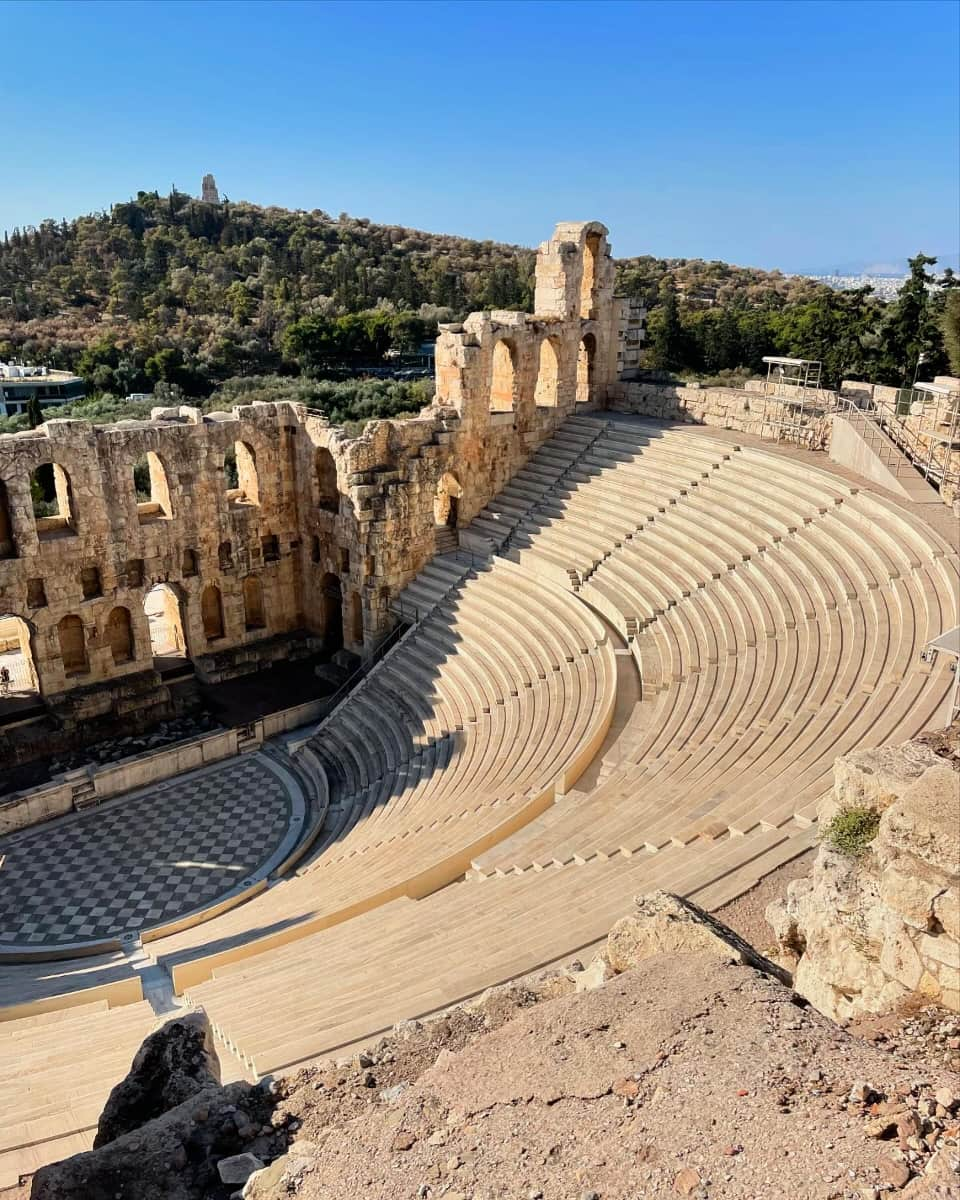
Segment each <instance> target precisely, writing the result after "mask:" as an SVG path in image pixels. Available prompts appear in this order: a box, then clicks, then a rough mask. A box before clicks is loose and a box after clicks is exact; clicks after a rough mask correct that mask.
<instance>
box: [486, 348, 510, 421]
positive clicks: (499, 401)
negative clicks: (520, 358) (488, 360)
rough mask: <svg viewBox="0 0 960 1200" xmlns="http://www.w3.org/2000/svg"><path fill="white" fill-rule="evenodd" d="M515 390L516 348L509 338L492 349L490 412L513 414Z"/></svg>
mask: <svg viewBox="0 0 960 1200" xmlns="http://www.w3.org/2000/svg"><path fill="white" fill-rule="evenodd" d="M516 390H517V348H516V346H515V345H514V344H513V342H512V341H511V340H510V339H509V338H500V339H499V340H498V341H497V343H496V345H495V346H494V347H493V365H492V369H491V373H490V411H491V412H513V410H514V401H515V398H516Z"/></svg>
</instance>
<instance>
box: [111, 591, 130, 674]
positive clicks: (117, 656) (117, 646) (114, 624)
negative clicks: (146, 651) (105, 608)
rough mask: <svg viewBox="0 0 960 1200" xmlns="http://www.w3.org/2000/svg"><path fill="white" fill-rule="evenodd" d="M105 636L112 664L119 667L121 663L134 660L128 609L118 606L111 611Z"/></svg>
mask: <svg viewBox="0 0 960 1200" xmlns="http://www.w3.org/2000/svg"><path fill="white" fill-rule="evenodd" d="M106 634H107V645H108V646H109V647H110V653H111V654H112V655H113V661H114V663H115V664H116V665H117V666H119V665H120V664H121V663H128V662H132V661H133V659H134V653H133V625H132V623H131V621H130V609H129V608H124V607H123V605H122V604H118V605H117V607H116V608H114V609H112V610H111V612H110V615H109V616H108V617H107V630H106Z"/></svg>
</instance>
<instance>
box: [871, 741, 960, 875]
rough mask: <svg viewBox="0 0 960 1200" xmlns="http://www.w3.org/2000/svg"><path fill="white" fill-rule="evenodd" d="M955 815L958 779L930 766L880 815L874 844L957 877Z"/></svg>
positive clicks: (959, 851) (959, 830)
mask: <svg viewBox="0 0 960 1200" xmlns="http://www.w3.org/2000/svg"><path fill="white" fill-rule="evenodd" d="M941 761H942V760H941ZM958 813H960V775H958V774H957V772H956V771H953V770H951V769H950V767H948V766H940V765H936V766H931V767H929V768H928V769H927V770H926V771H925V772H924V774H923V775H922V777H921V778H919V779H918V780H917V781H916V782H915V783H914V784H913V786H911V787H909V788H908V789H907V791H906V792H905V793H904V794H903V796H902V797H900V799H898V800H896V801H895V802H894V803H893V804H892V805H891V807H890V808H888V809H887V811H886V812H885V813H884V814H883V817H882V819H881V821H880V831H879V834H878V842H879V844H880V846H882V847H883V848H884V850H886V851H887V852H890V851H893V852H894V853H896V852H900V853H902V854H906V855H911V856H912V857H913V858H917V859H920V860H921V862H923V863H925V864H926V865H927V866H928V867H930V868H931V869H932V870H933V871H935V872H937V873H938V874H940V875H945V876H948V877H953V878H957V877H960V820H958V819H957V817H958Z"/></svg>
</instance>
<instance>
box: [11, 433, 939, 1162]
mask: <svg viewBox="0 0 960 1200" xmlns="http://www.w3.org/2000/svg"><path fill="white" fill-rule="evenodd" d="M461 545H462V546H464V547H467V548H468V549H469V551H470V553H469V554H464V553H461V554H458V555H445V556H442V557H441V558H438V559H436V560H434V562H433V563H431V564H430V565H429V566H428V567H427V568H426V569H425V570H424V571H423V572H421V574H420V575H419V576H418V577H417V579H416V580H414V581H413V582H412V583H411V585H410V586H409V587H408V588H407V589H406V591H405V592H404V594H403V596H402V597H401V598H400V600H399V601H398V604H397V605H396V606H395V608H396V611H398V612H400V611H402V615H403V617H404V619H405V620H406V621H412V622H413V624H412V625H411V628H409V629H408V630H407V632H406V633H405V634H404V636H403V637H402V638H401V640H400V641H399V642H398V643H397V645H396V646H395V647H394V648H393V649H392V650H391V651H390V652H389V654H388V655H387V656H386V657H385V658H384V659H383V660H382V661H381V662H380V663H379V664H378V665H377V666H376V667H375V668H374V669H373V670H372V671H371V672H370V674H369V675H368V676H367V678H366V679H365V680H364V681H363V683H362V684H361V685H360V686H359V687H358V688H357V689H356V690H355V691H354V692H353V693H351V694H350V695H349V696H348V698H347V699H346V700H345V701H344V702H343V703H342V704H341V705H340V706H339V707H338V708H337V709H336V710H335V712H333V713H332V714H331V715H330V716H329V717H328V718H327V719H326V720H325V721H324V722H323V723H322V724H321V726H320V727H319V728H318V730H317V731H316V732H315V733H314V734H313V735H311V736H310V738H309V740H308V741H307V742H306V744H304V745H303V746H302V747H301V749H300V751H299V754H300V758H301V760H302V761H301V765H302V766H303V769H304V770H305V772H307V773H308V774H310V775H312V776H313V777H314V778H315V779H316V781H317V783H318V796H319V797H320V798H321V799H320V802H319V803H320V807H323V806H325V805H326V806H328V807H327V808H326V811H327V821H326V824H325V827H324V829H323V832H322V833H321V835H320V836H319V837H318V839H317V840H316V842H315V843H314V844H313V847H312V849H311V850H310V852H309V857H307V858H305V859H303V860H301V862H300V865H299V868H298V870H297V872H296V873H295V874H293V875H289V876H287V877H285V878H283V879H280V880H277V881H274V882H273V884H272V886H270V887H269V888H268V889H267V890H266V891H264V892H262V893H261V894H260V895H258V896H256V897H255V898H253V899H251V900H249V901H248V902H247V903H245V904H243V905H241V906H239V907H237V908H234V909H232V910H230V911H228V912H224V913H220V914H218V915H216V916H214V917H213V918H212V919H211V920H209V921H208V922H206V923H205V924H202V925H199V926H196V927H194V928H192V929H188V930H183V931H181V932H179V933H176V934H171V935H169V936H167V937H164V938H161V939H160V940H159V941H156V942H154V943H152V944H151V945H150V946H149V947H148V949H150V950H152V951H153V952H154V953H155V954H156V955H157V957H158V959H159V961H160V963H161V964H162V965H164V966H166V967H167V968H168V969H169V970H170V971H171V974H172V975H173V979H174V984H175V987H176V989H177V991H179V992H185V993H186V995H187V997H188V998H189V999H190V1000H191V1001H193V1002H195V1003H197V1004H201V1005H203V1006H204V1007H205V1008H206V1009H207V1011H208V1012H209V1014H210V1016H211V1019H212V1021H213V1023H214V1026H215V1028H216V1030H217V1032H218V1035H219V1036H220V1037H221V1039H222V1040H223V1042H224V1043H226V1044H227V1045H228V1046H230V1047H231V1048H232V1049H234V1050H235V1051H236V1053H237V1054H238V1055H239V1056H240V1057H241V1059H242V1060H243V1061H245V1062H246V1063H247V1064H248V1065H249V1067H250V1069H251V1070H253V1071H255V1072H257V1073H259V1074H261V1075H262V1074H264V1073H267V1072H269V1071H276V1070H282V1069H284V1068H287V1067H292V1066H294V1065H296V1064H298V1063H302V1062H305V1061H307V1060H309V1059H311V1058H314V1057H317V1056H320V1055H323V1054H325V1053H328V1052H330V1051H334V1050H337V1049H339V1048H342V1047H346V1046H348V1045H350V1044H352V1043H356V1042H362V1041H364V1040H366V1039H369V1038H370V1037H372V1036H375V1035H376V1034H377V1033H378V1032H379V1031H381V1030H385V1029H387V1028H389V1027H390V1026H391V1025H393V1024H394V1022H395V1021H396V1020H398V1019H399V1018H401V1017H412V1016H417V1015H422V1014H425V1013H428V1012H431V1011H435V1010H437V1009H440V1008H442V1007H444V1006H446V1005H448V1004H451V1003H454V1002H456V1001H458V1000H460V999H463V998H464V997H466V996H468V995H471V994H473V993H475V992H478V991H480V990H482V989H483V988H485V987H487V986H490V985H491V984H494V983H496V982H499V981H501V980H504V979H508V978H511V977H513V976H515V975H518V974H522V973H524V972H527V971H530V970H532V969H535V968H536V967H537V966H538V965H542V964H546V963H549V962H551V961H554V960H556V959H558V958H561V957H563V956H565V955H569V954H572V953H574V952H577V951H580V950H582V949H584V948H586V947H589V946H590V945H591V944H592V943H594V942H596V941H597V940H598V939H599V938H601V937H602V936H603V935H604V934H605V932H606V931H607V929H608V928H609V926H610V924H611V922H612V921H613V920H614V919H615V918H616V917H617V916H618V915H620V914H621V913H622V912H623V911H624V910H625V909H626V908H627V907H628V906H629V904H630V902H631V898H632V897H633V896H634V895H635V894H637V893H639V892H643V891H648V890H650V889H653V888H657V887H663V888H668V889H670V890H673V891H678V892H680V893H682V894H685V895H688V896H691V897H692V898H693V899H695V900H696V901H698V902H699V903H701V904H703V905H704V906H705V907H707V908H716V907H718V906H720V905H722V904H724V903H726V902H727V901H729V900H730V899H732V898H734V897H735V896H737V895H739V894H741V893H742V892H744V891H746V890H747V889H749V888H750V887H751V886H753V885H754V884H755V883H756V882H757V881H758V880H759V879H760V878H762V877H763V875H765V874H767V873H768V872H769V871H771V870H774V869H775V868H776V867H778V866H779V865H781V864H782V863H784V862H786V861H789V860H790V859H791V858H793V857H795V856H796V855H798V854H800V853H802V852H803V851H804V850H805V849H806V848H808V847H809V846H810V845H811V844H812V843H813V841H814V839H815V836H816V835H815V828H814V826H813V819H814V811H815V801H816V799H817V797H818V795H819V794H821V793H822V792H823V791H824V790H825V789H826V788H827V787H828V786H829V783H830V772H831V768H832V764H833V760H834V758H835V756H836V755H837V754H839V753H843V752H844V751H846V750H849V749H851V748H853V747H857V746H872V745H877V744H879V743H882V742H886V741H897V740H901V739H903V738H906V737H909V736H911V735H913V734H915V733H916V732H918V731H919V730H921V729H923V728H925V727H926V726H928V725H930V724H932V723H933V722H934V721H935V720H936V719H937V718H938V717H939V716H941V715H942V716H944V717H945V716H946V704H947V700H948V696H949V691H950V686H951V677H950V674H949V670H948V666H947V664H946V663H945V662H943V661H940V662H938V663H936V664H933V665H928V664H924V663H923V662H922V661H921V660H920V651H921V649H922V648H923V646H924V644H925V643H926V641H928V640H929V639H930V638H931V637H933V636H935V635H936V634H939V633H940V632H941V631H942V630H943V629H945V628H949V627H951V626H952V625H954V624H956V623H957V603H958V600H957V596H958V583H960V576H958V569H957V555H956V553H955V551H954V550H953V549H952V548H951V547H950V546H949V545H948V544H947V543H946V542H944V541H943V540H942V539H940V538H938V537H937V536H936V535H935V534H933V533H932V532H931V531H930V530H929V529H927V527H926V526H925V525H924V524H922V523H920V522H919V521H917V520H915V519H914V518H912V517H911V516H910V514H909V513H907V512H905V511H904V510H902V509H900V508H898V507H897V506H896V505H895V504H893V503H891V502H888V501H886V500H884V499H882V498H880V497H878V496H875V495H873V494H872V493H868V492H864V491H859V490H858V489H856V488H854V487H852V486H851V485H850V484H849V483H848V482H846V481H845V480H844V479H842V478H840V477H839V476H835V475H831V474H828V473H826V472H822V471H817V470H811V469H810V468H808V467H807V466H806V465H802V464H799V463H797V462H795V461H793V460H791V459H789V458H786V457H783V456H778V455H773V454H770V453H767V452H763V451H758V450H753V449H750V448H742V447H738V446H736V445H734V444H733V443H731V442H727V441H724V440H722V439H720V438H716V437H710V436H706V435H704V434H703V433H702V432H700V431H698V432H696V433H691V432H690V431H687V430H684V429H682V428H677V429H671V428H659V427H655V426H652V425H650V424H649V423H644V422H640V421H636V420H632V419H629V418H620V417H616V416H613V415H610V414H603V415H600V416H589V415H583V416H580V415H578V416H576V417H574V418H572V419H571V420H569V421H568V422H567V423H566V425H565V426H564V427H563V429H562V430H561V431H560V432H559V433H558V434H557V435H556V436H555V437H554V438H552V439H551V440H550V442H548V443H547V444H546V445H545V446H544V447H542V448H541V449H540V451H538V452H537V454H535V455H534V456H533V458H532V459H531V460H530V462H529V463H528V465H527V466H526V467H525V468H524V470H523V471H521V472H520V473H519V474H518V475H517V476H516V477H515V479H514V480H512V481H511V483H510V485H509V486H508V487H507V488H506V489H504V491H503V492H502V493H501V495H500V496H498V497H497V498H495V499H494V500H493V501H492V502H491V503H490V504H489V505H488V506H487V508H486V509H485V510H484V512H483V513H481V514H480V516H479V517H478V518H477V519H476V520H475V521H474V522H473V523H472V525H471V526H470V527H469V528H468V529H466V530H463V531H461ZM588 767H589V769H588V770H586V774H584V775H583V779H584V780H586V781H587V782H586V785H585V786H584V787H583V788H582V790H577V787H576V785H577V781H578V779H580V777H581V774H582V773H583V772H584V771H585V769H586V768H588ZM18 970H27V969H26V968H19V967H16V966H10V967H0V1018H2V1016H3V1004H4V1003H7V1004H9V1003H10V1001H9V1000H8V999H6V996H7V995H8V994H9V991H10V988H11V987H13V986H15V984H12V983H10V980H12V979H13V978H14V976H13V974H11V973H15V972H16V971H18ZM29 970H30V971H33V970H34V968H32V967H31V968H29ZM97 970H101V971H102V972H104V974H101V975H97ZM125 970H128V969H127V968H125V967H124V966H123V964H122V963H120V962H112V961H111V962H108V963H101V964H99V966H98V967H96V968H95V969H94V971H93V972H92V973H91V974H90V976H89V978H88V981H87V982H88V983H90V981H91V980H94V979H96V980H98V981H100V982H103V983H105V984H111V978H112V977H111V975H110V972H117V971H120V972H121V974H120V975H119V976H118V977H117V979H114V980H112V984H116V985H117V986H122V987H127V986H130V979H129V978H127V976H126V975H124V974H123V972H124V971H125ZM64 972H65V974H66V975H67V976H70V975H74V972H76V974H75V975H74V978H75V979H76V980H80V979H81V978H82V974H81V972H80V969H79V967H78V964H70V965H69V967H65V968H64ZM50 974H51V977H53V976H55V975H56V971H51V973H50ZM30 978H31V979H32V980H33V982H32V983H31V984H30V986H31V987H35V989H36V990H35V992H32V993H30V996H28V1001H29V1000H30V997H31V996H32V997H35V998H36V1001H37V1004H38V1005H39V1007H40V1009H43V1008H51V1007H53V1006H55V1005H61V1004H63V1003H65V999H64V997H63V996H62V995H59V994H58V993H59V992H61V991H63V989H62V988H61V987H60V985H59V984H58V983H57V982H56V981H55V980H54V979H53V978H51V979H44V978H40V977H39V976H37V977H36V978H34V977H33V976H31V977H30ZM21 979H24V980H25V977H23V976H22V977H21ZM112 984H111V985H112ZM90 986H91V988H93V985H92V984H90ZM133 986H135V987H136V988H139V983H138V981H136V980H134V981H133ZM5 988H6V992H5V990H4V989H5ZM140 994H141V993H140V992H139V991H136V994H135V995H134V994H131V995H129V996H125V997H124V1000H125V1001H126V1004H125V1008H123V1009H119V1010H114V1011H111V1012H109V1013H107V1012H105V1011H104V1010H103V1009H102V1007H99V1006H93V1007H90V1006H85V1007H84V1009H83V1010H82V1012H83V1015H85V1016H86V1018H87V1019H89V1020H91V1021H94V1023H95V1025H96V1030H97V1032H96V1033H95V1037H99V1036H100V1034H99V1032H98V1031H99V1030H100V1028H101V1024H102V1027H103V1028H106V1027H107V1026H108V1025H110V1024H111V1022H117V1023H118V1024H117V1025H116V1027H117V1028H118V1029H120V1028H121V1027H122V1028H126V1025H125V1024H124V1025H123V1026H121V1024H119V1022H121V1021H124V1020H125V1018H124V1017H123V1016H122V1014H124V1013H129V1014H130V1016H129V1023H130V1028H131V1030H132V1028H133V1026H134V1025H136V1018H137V1017H138V1015H139V1014H140V1013H141V1011H142V1006H141V1005H138V1004H136V1003H129V1001H131V1000H134V1001H135V1000H136V999H137V997H139V995H140ZM80 996H81V997H82V998H83V999H84V1000H85V1001H86V1000H96V1001H99V1000H100V999H101V998H102V997H101V994H100V993H98V992H96V991H95V990H91V991H90V992H88V993H86V994H84V993H80ZM117 1000H118V997H115V996H111V998H110V1002H111V1003H116V1002H117ZM16 1011H17V1012H18V1013H22V1011H23V1010H16ZM79 1015H80V1013H79V1012H78V1016H79ZM38 1019H40V1018H38ZM44 1019H46V1018H44ZM49 1020H50V1021H51V1028H53V1027H54V1026H56V1027H59V1022H60V1020H63V1021H64V1022H65V1024H64V1025H63V1029H64V1031H65V1030H66V1029H67V1026H68V1025H69V1013H66V1014H64V1016H63V1017H62V1018H59V1017H54V1015H53V1014H51V1016H50V1018H49ZM18 1024H19V1023H18V1022H17V1021H13V1022H10V1023H9V1025H10V1027H12V1026H16V1025H18ZM6 1028H8V1026H5V1025H4V1024H2V1023H0V1039H2V1037H3V1034H4V1030H5V1029H6ZM23 1028H24V1029H28V1028H29V1026H24V1027H23ZM140 1036H142V1030H139V1029H138V1032H137V1037H136V1039H135V1040H136V1041H138V1040H139V1038H140ZM132 1037H133V1034H132V1032H131V1038H132ZM88 1042H89V1039H88V1037H87V1034H86V1031H85V1032H84V1037H83V1045H84V1050H85V1053H86V1051H87V1046H88ZM74 1052H75V1045H73V1046H69V1047H68V1046H67V1041H66V1039H64V1042H63V1044H60V1043H59V1042H58V1043H57V1044H56V1046H51V1051H50V1072H51V1075H50V1077H51V1079H56V1078H59V1077H60V1076H58V1075H57V1072H58V1071H61V1066H60V1065H58V1064H60V1063H63V1062H70V1063H71V1068H72V1063H73V1054H74ZM118 1053H119V1052H118ZM3 1054H4V1051H3V1048H2V1046H0V1072H2V1070H3V1065H2V1064H3V1061H4V1059H3ZM58 1056H60V1057H58ZM123 1066H125V1063H124V1064H123ZM61 1074H62V1071H61ZM120 1074H122V1066H121V1067H115V1068H114V1070H113V1077H114V1079H115V1078H118V1077H119V1075H120ZM59 1105H60V1107H59V1108H58V1109H57V1110H56V1113H54V1112H50V1113H46V1115H45V1110H44V1109H43V1108H42V1105H41V1107H40V1108H38V1110H37V1111H36V1112H35V1111H34V1110H33V1109H29V1110H28V1115H27V1116H23V1117H17V1118H16V1121H19V1122H20V1123H21V1125H22V1126H23V1127H22V1128H20V1129H19V1130H18V1131H15V1132H14V1133H13V1134H10V1135H9V1137H8V1140H7V1142H6V1143H3V1144H4V1145H7V1146H8V1147H9V1146H12V1145H14V1144H21V1145H24V1144H29V1143H31V1142H34V1141H36V1140H37V1138H38V1137H39V1136H40V1135H39V1134H38V1132H37V1130H38V1129H40V1128H41V1127H39V1126H29V1127H28V1125H27V1124H24V1122H30V1121H34V1120H45V1119H46V1117H47V1116H51V1117H56V1120H54V1121H53V1124H51V1125H50V1126H43V1127H42V1128H43V1130H52V1133H48V1132H44V1133H43V1138H49V1139H50V1140H49V1141H48V1142H37V1145H46V1147H47V1150H45V1151H41V1150H39V1149H38V1150H36V1152H35V1153H36V1154H37V1155H40V1154H41V1153H43V1154H45V1156H46V1157H45V1158H44V1159H38V1161H46V1160H48V1159H49V1158H51V1157H56V1155H55V1154H53V1153H49V1150H50V1147H51V1146H55V1145H57V1142H56V1139H57V1138H58V1137H60V1136H61V1133H63V1131H66V1133H64V1134H63V1135H64V1136H66V1134H69V1133H71V1132H72V1131H74V1130H76V1129H83V1128H85V1127H86V1126H85V1125H84V1122H85V1121H86V1120H87V1119H88V1118H87V1117H86V1116H85V1114H84V1112H80V1114H79V1115H78V1116H72V1117H69V1118H63V1119H61V1117H60V1116H58V1115H57V1114H58V1113H60V1112H61V1111H62V1109H63V1100H62V1099H61V1100H60V1102H59ZM9 1119H10V1120H11V1121H13V1120H14V1118H13V1117H12V1116H11V1117H10V1118H9ZM58 1122H59V1123H58ZM71 1122H72V1123H71ZM15 1139H19V1141H15ZM65 1144H67V1143H65ZM69 1145H70V1146H71V1148H72V1143H69ZM31 1153H33V1151H31ZM0 1161H2V1160H0Z"/></svg>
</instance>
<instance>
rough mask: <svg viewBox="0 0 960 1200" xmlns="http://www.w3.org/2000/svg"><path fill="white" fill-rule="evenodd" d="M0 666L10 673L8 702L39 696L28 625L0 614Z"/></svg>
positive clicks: (1, 706)
mask: <svg viewBox="0 0 960 1200" xmlns="http://www.w3.org/2000/svg"><path fill="white" fill-rule="evenodd" d="M0 667H6V669H7V671H8V672H9V673H10V688H9V692H8V696H7V698H8V699H9V700H11V701H17V700H19V701H21V702H22V701H23V700H25V699H29V698H30V697H31V696H35V695H36V694H38V693H39V691H40V687H39V684H38V681H37V671H36V668H35V667H34V664H33V653H32V651H31V648H30V626H29V625H28V624H27V623H26V621H24V620H23V618H22V617H15V616H13V614H12V613H6V614H3V615H0ZM3 707H4V698H3V697H0V712H2V711H3Z"/></svg>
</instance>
